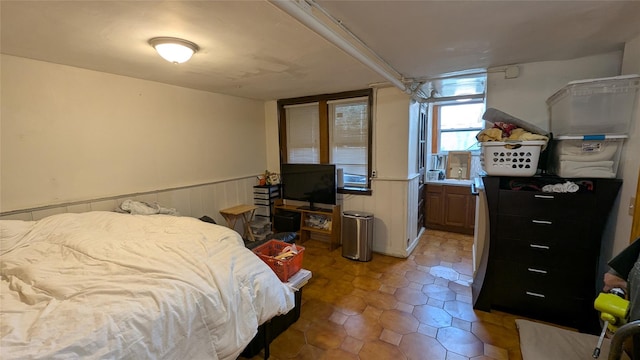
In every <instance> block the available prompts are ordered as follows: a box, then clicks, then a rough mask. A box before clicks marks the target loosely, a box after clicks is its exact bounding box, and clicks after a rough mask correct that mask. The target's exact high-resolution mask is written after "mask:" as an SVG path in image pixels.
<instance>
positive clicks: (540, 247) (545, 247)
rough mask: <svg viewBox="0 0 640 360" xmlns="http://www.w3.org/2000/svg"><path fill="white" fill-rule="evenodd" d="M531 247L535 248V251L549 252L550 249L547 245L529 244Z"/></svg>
mask: <svg viewBox="0 0 640 360" xmlns="http://www.w3.org/2000/svg"><path fill="white" fill-rule="evenodd" d="M529 246H530V247H532V248H534V249H543V250H549V247H548V246H547V245H537V244H529Z"/></svg>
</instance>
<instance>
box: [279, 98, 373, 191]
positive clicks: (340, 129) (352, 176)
mask: <svg viewBox="0 0 640 360" xmlns="http://www.w3.org/2000/svg"><path fill="white" fill-rule="evenodd" d="M372 96H373V92H372V90H371V89H367V90H359V91H350V92H345V93H339V94H328V95H319V96H309V97H305V98H294V99H284V100H279V101H278V109H279V113H280V148H281V152H280V154H281V162H282V163H319V164H335V165H336V168H342V170H343V173H344V177H343V179H344V189H342V190H341V191H340V192H342V193H348V192H351V191H353V192H354V193H362V192H363V191H365V192H367V191H368V190H369V189H370V182H369V178H370V173H371V170H370V164H371V146H370V144H371V131H370V129H371V112H370V108H371V104H372Z"/></svg>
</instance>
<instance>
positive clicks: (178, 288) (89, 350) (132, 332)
mask: <svg viewBox="0 0 640 360" xmlns="http://www.w3.org/2000/svg"><path fill="white" fill-rule="evenodd" d="M0 241H1V242H0V245H1V249H0V250H1V252H0V275H1V279H2V280H1V287H0V307H1V308H0V310H1V312H0V336H1V340H0V357H1V358H2V359H30V358H31V359H80V358H81V359H87V358H92V359H121V358H125V359H185V360H186V359H235V358H237V356H238V355H239V354H240V352H241V351H242V350H243V349H244V347H245V346H246V345H247V344H248V343H249V342H250V341H251V339H252V338H253V337H254V335H255V334H256V331H257V327H258V325H259V324H261V323H263V322H265V321H266V320H268V319H269V318H271V317H273V316H275V315H278V314H283V313H286V312H288V311H289V310H290V309H292V308H293V307H294V296H293V291H292V290H291V289H290V288H288V287H287V286H285V285H283V284H282V283H281V282H280V281H279V280H278V278H277V277H276V275H275V274H274V273H273V272H272V271H271V269H269V267H268V266H267V265H266V264H264V263H263V262H262V261H261V260H260V259H259V258H258V257H257V256H255V255H254V254H253V253H251V251H249V250H247V249H246V248H245V247H244V245H243V242H242V239H241V238H240V236H239V235H238V233H236V232H235V231H232V230H230V229H228V228H225V227H222V226H217V225H213V224H209V223H205V222H201V221H200V220H197V219H194V218H187V217H174V216H166V215H151V216H142V215H128V214H117V213H110V212H89V213H82V214H61V215H54V216H51V217H48V218H45V219H42V220H39V221H31V222H25V221H0Z"/></svg>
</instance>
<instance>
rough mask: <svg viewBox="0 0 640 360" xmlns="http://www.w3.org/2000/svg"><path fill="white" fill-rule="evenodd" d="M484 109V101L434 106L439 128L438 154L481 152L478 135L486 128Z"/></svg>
mask: <svg viewBox="0 0 640 360" xmlns="http://www.w3.org/2000/svg"><path fill="white" fill-rule="evenodd" d="M484 107H485V106H484V102H483V101H482V100H468V101H467V102H464V103H460V102H451V103H442V104H436V105H434V107H433V111H434V115H435V116H434V119H436V124H437V126H438V136H437V139H435V140H436V141H435V143H437V147H436V152H438V153H441V152H448V151H474V150H479V149H480V147H479V144H478V141H477V140H476V134H478V132H480V131H481V130H482V129H483V128H484V121H483V120H482V114H483V113H484Z"/></svg>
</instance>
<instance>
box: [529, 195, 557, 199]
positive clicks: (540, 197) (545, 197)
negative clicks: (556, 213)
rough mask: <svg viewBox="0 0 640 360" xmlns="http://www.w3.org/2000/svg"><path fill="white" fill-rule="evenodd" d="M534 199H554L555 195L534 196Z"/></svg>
mask: <svg viewBox="0 0 640 360" xmlns="http://www.w3.org/2000/svg"><path fill="white" fill-rule="evenodd" d="M533 197H535V198H538V199H554V196H553V195H533Z"/></svg>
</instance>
